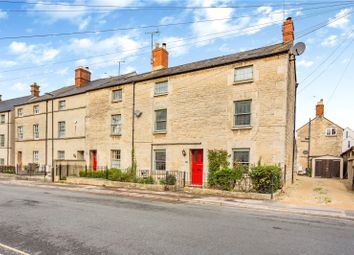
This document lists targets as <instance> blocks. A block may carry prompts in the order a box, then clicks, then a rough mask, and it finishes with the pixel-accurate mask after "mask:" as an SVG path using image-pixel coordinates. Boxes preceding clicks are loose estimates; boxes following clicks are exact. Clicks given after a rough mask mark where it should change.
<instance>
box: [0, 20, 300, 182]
mask: <svg viewBox="0 0 354 255" xmlns="http://www.w3.org/2000/svg"><path fill="white" fill-rule="evenodd" d="M282 36H283V42H282V43H279V44H275V45H271V46H266V47H262V48H258V49H254V50H249V51H244V52H240V53H235V54H231V55H226V56H221V57H216V58H212V59H207V60H202V61H198V62H194V63H188V64H185V65H180V66H175V67H168V57H169V56H168V51H167V48H166V44H162V45H161V46H160V45H156V46H155V48H154V49H153V52H152V54H153V64H152V71H151V72H148V73H143V74H137V73H130V74H125V75H120V76H117V77H111V78H104V79H98V80H91V72H90V70H89V69H88V68H87V67H79V68H77V69H76V70H75V85H72V86H68V87H62V88H60V89H58V90H55V91H52V92H49V93H44V94H42V95H41V94H40V91H39V90H40V87H39V85H37V84H36V83H34V84H32V85H31V95H30V96H27V97H21V98H16V99H12V100H4V101H1V102H0V117H1V119H0V121H1V124H0V164H2V165H16V166H18V168H23V167H24V166H25V165H27V164H29V163H37V164H39V165H41V166H49V167H50V166H53V165H55V164H56V162H58V161H68V162H70V161H82V162H85V163H86V164H87V165H89V166H90V168H93V169H95V168H97V167H98V166H103V165H104V166H109V167H112V168H122V169H125V168H128V167H129V166H131V165H132V162H133V161H135V162H136V164H137V168H138V169H147V170H179V171H185V172H187V173H189V174H190V176H191V178H192V183H193V184H197V185H199V184H202V183H203V182H205V180H206V176H207V172H208V160H207V152H208V150H210V149H224V150H227V151H228V152H229V154H230V155H231V157H230V163H232V162H233V161H238V162H241V163H243V164H246V165H249V164H257V163H259V162H261V163H262V164H277V165H279V166H281V168H282V169H283V177H284V180H285V181H286V180H290V179H291V177H292V173H293V170H294V106H295V90H296V88H295V87H296V73H295V57H294V56H293V55H292V54H290V49H291V47H292V45H293V41H294V27H293V22H292V20H291V18H288V19H287V20H286V21H285V22H284V24H283V29H282Z"/></svg>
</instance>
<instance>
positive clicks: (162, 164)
mask: <svg viewBox="0 0 354 255" xmlns="http://www.w3.org/2000/svg"><path fill="white" fill-rule="evenodd" d="M155 170H166V151H165V150H157V151H155Z"/></svg>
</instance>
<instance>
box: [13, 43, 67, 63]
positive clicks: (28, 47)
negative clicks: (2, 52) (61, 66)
mask: <svg viewBox="0 0 354 255" xmlns="http://www.w3.org/2000/svg"><path fill="white" fill-rule="evenodd" d="M9 50H10V53H12V54H14V55H16V56H17V58H18V60H20V61H22V62H23V61H28V62H31V63H35V64H42V63H43V62H46V61H50V60H53V59H54V58H55V57H57V56H58V55H59V52H60V50H58V49H54V48H50V47H48V46H47V45H43V44H27V43H25V42H16V41H13V42H11V43H10V45H9Z"/></svg>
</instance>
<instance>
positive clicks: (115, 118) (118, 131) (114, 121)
mask: <svg viewBox="0 0 354 255" xmlns="http://www.w3.org/2000/svg"><path fill="white" fill-rule="evenodd" d="M111 135H122V115H121V114H113V115H111Z"/></svg>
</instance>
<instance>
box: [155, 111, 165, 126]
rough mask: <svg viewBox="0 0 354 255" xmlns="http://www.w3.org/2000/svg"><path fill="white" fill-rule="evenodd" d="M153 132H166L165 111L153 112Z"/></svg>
mask: <svg viewBox="0 0 354 255" xmlns="http://www.w3.org/2000/svg"><path fill="white" fill-rule="evenodd" d="M155 116H156V117H155V118H156V121H155V130H156V131H159V130H166V126H167V110H166V109H162V110H156V111H155Z"/></svg>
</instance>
